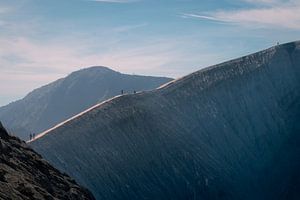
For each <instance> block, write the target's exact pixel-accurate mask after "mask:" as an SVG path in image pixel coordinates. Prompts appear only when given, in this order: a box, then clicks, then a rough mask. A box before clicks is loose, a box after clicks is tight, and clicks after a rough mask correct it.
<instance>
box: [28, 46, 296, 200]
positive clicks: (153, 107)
mask: <svg viewBox="0 0 300 200" xmlns="http://www.w3.org/2000/svg"><path fill="white" fill-rule="evenodd" d="M299 77H300V42H293V43H288V44H284V45H280V46H275V47H272V48H270V49H267V50H264V51H261V52H258V53H255V54H252V55H249V56H245V57H242V58H239V59H236V60H232V61H229V62H226V63H222V64H219V65H216V66H212V67H209V68H206V69H203V70H200V71H198V72H195V73H193V74H190V75H188V76H186V77H184V78H181V79H179V80H176V81H174V82H171V83H169V84H167V85H165V86H163V87H161V88H159V89H157V90H154V91H150V92H146V93H139V94H135V95H134V94H131V95H124V96H120V97H118V98H115V99H113V100H111V101H108V102H106V103H104V104H100V105H99V106H97V107H95V108H93V109H91V110H89V111H88V112H86V113H85V114H83V115H81V116H78V117H77V118H74V119H73V120H70V121H68V122H66V123H64V124H62V125H61V126H59V127H57V128H55V129H53V130H51V131H49V132H48V133H47V134H45V135H44V136H43V137H41V138H39V139H37V140H35V141H34V142H32V143H31V146H32V147H33V148H34V149H35V150H37V151H38V152H39V153H41V154H42V155H43V156H44V157H45V158H46V159H48V160H49V161H50V162H51V163H52V164H53V165H54V166H56V167H58V168H59V169H61V170H63V171H65V172H68V173H69V174H70V175H72V176H73V177H74V178H75V179H76V180H77V181H78V182H79V183H81V184H82V185H84V186H86V187H87V188H89V189H90V190H91V191H92V192H93V194H94V195H95V197H96V198H97V199H115V200H118V199H119V200H122V199H132V200H134V199H157V200H158V199H174V200H176V199H178V200H182V199H205V200H211V199H218V200H220V199H228V200H229V199H230V200H237V199H244V200H248V199H249V200H250V199H251V200H253V199H270V200H277V199H278V200H280V199H289V200H292V199H299V198H300V173H299V168H300V145H299V144H300V134H299V132H300V79H299Z"/></svg>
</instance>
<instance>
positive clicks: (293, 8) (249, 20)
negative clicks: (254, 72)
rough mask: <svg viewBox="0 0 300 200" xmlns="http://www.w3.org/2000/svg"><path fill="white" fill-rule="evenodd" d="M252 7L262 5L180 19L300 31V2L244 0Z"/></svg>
mask: <svg viewBox="0 0 300 200" xmlns="http://www.w3.org/2000/svg"><path fill="white" fill-rule="evenodd" d="M245 1H247V2H249V3H251V4H253V5H258V4H260V5H261V4H264V6H263V7H262V8H261V7H258V8H248V9H241V10H221V11H216V12H208V13H200V14H199V13H185V14H184V15H182V17H185V18H187V17H190V18H197V19H201V20H212V21H220V22H225V23H231V24H237V25H242V26H247V27H251V28H253V27H254V28H273V29H274V28H288V29H294V30H299V29H300V2H297V1H288V2H286V3H283V2H282V1H280V0H245Z"/></svg>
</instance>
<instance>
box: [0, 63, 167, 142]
mask: <svg viewBox="0 0 300 200" xmlns="http://www.w3.org/2000/svg"><path fill="white" fill-rule="evenodd" d="M170 80H172V79H170V78H165V77H153V76H139V75H128V74H122V73H120V72H116V71H114V70H111V69H109V68H107V67H102V66H101V67H99V66H94V67H90V68H84V69H81V70H78V71H75V72H72V73H71V74H69V75H68V76H67V77H65V78H61V79H58V80H56V81H54V82H52V83H49V84H47V85H45V86H42V87H40V88H37V89H35V90H33V91H32V92H30V93H29V94H28V95H26V96H25V97H24V98H23V99H21V100H19V101H16V102H13V103H11V104H8V105H7V106H4V107H0V119H1V120H2V122H3V123H4V124H5V126H6V127H8V129H9V131H10V132H12V133H14V134H16V135H17V136H19V137H21V138H22V139H28V136H29V134H30V133H32V134H33V133H35V134H37V133H40V132H42V131H44V130H47V129H48V128H51V127H52V126H54V125H56V124H58V123H60V122H62V121H64V120H66V119H68V118H70V117H72V116H74V115H76V114H78V113H80V112H82V111H84V110H85V109H88V108H89V107H91V106H93V105H95V104H97V103H99V102H101V101H104V100H107V99H109V98H111V97H113V96H115V95H118V94H120V93H121V90H123V91H124V92H125V93H127V92H130V93H131V92H132V93H133V92H134V91H141V90H150V89H154V88H156V87H158V86H160V85H161V84H163V83H165V82H168V81H170Z"/></svg>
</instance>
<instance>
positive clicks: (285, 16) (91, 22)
mask: <svg viewBox="0 0 300 200" xmlns="http://www.w3.org/2000/svg"><path fill="white" fill-rule="evenodd" d="M295 40H300V0H0V106H2V105H5V104H7V103H9V102H12V101H15V100H17V99H20V98H22V97H24V96H25V95H26V94H27V93H28V92H30V91H31V90H33V89H35V88H37V87H40V86H42V85H44V84H47V83H49V82H52V81H54V80H56V79H58V78H61V77H64V76H66V75H68V74H70V73H71V72H72V71H76V70H79V69H82V68H86V67H89V66H107V67H110V68H112V69H114V70H116V71H120V72H123V73H128V74H141V75H156V76H168V77H173V78H178V77H181V76H184V75H187V74H189V73H191V72H194V71H196V70H199V69H201V68H204V67H207V66H210V65H213V64H217V63H221V62H224V61H226V60H229V59H233V58H237V57H240V56H243V55H247V54H250V53H254V52H256V51H259V50H262V49H265V48H268V47H270V46H272V45H275V44H276V43H277V42H280V43H285V42H290V41H295Z"/></svg>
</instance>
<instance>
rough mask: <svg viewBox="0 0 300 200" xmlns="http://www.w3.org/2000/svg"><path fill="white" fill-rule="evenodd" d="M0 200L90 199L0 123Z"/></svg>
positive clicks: (67, 177)
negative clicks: (9, 133)
mask: <svg viewBox="0 0 300 200" xmlns="http://www.w3.org/2000/svg"><path fill="white" fill-rule="evenodd" d="M0 199H2V200H44V199H45V200H46V199H47V200H75V199H76V200H93V199H95V198H94V197H93V195H92V194H91V193H90V192H89V191H88V190H86V189H85V188H82V187H80V186H78V185H77V184H76V182H75V181H74V180H73V179H71V178H70V177H69V176H67V175H66V174H62V173H61V172H59V171H58V170H57V169H55V168H54V167H52V166H51V165H49V164H48V163H47V162H46V161H45V160H44V159H42V158H41V156H40V155H38V154H37V153H36V152H34V151H33V150H32V149H31V148H29V147H28V146H27V145H26V144H25V143H24V142H22V141H21V140H20V139H18V138H16V137H12V136H9V135H8V133H7V131H6V130H5V129H4V128H3V126H2V124H1V122H0Z"/></svg>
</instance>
